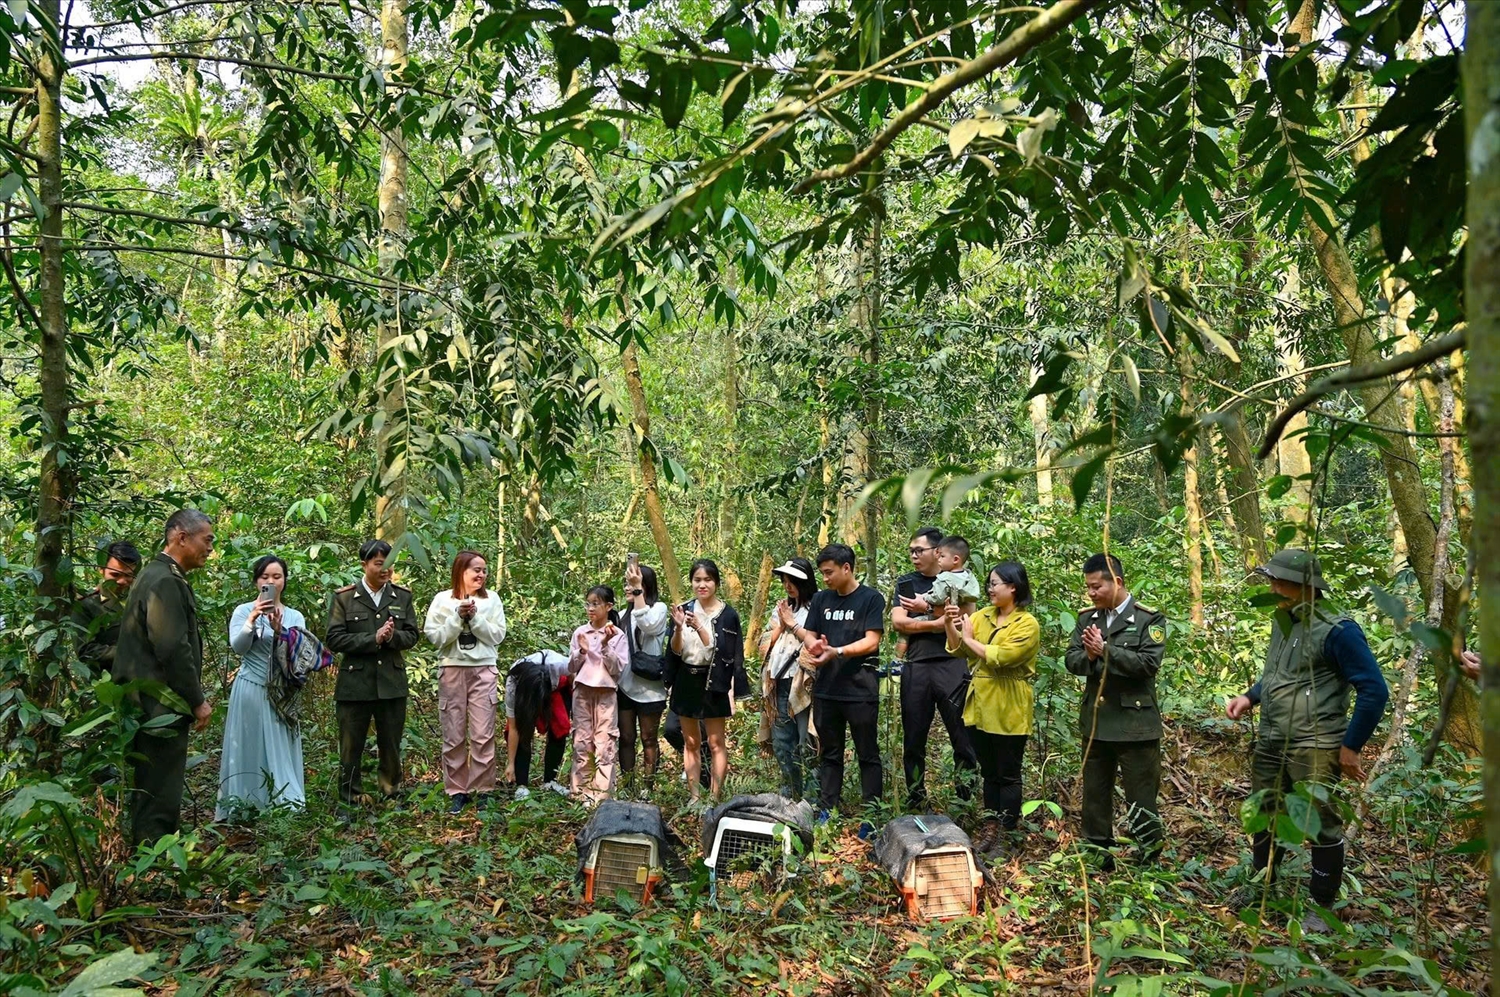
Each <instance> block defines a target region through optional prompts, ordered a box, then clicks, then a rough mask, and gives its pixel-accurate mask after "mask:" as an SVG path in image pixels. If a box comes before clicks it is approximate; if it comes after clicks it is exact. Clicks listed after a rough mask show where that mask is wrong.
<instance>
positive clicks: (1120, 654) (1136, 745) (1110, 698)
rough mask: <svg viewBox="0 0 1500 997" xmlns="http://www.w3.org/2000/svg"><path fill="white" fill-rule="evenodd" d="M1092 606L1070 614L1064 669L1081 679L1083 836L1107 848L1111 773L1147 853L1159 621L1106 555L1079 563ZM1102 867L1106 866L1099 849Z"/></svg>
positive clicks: (1152, 818) (1154, 822)
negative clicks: (1074, 617) (1073, 618)
mask: <svg viewBox="0 0 1500 997" xmlns="http://www.w3.org/2000/svg"><path fill="white" fill-rule="evenodd" d="M1083 579H1084V583H1085V585H1086V586H1087V588H1088V593H1089V601H1090V602H1092V603H1093V606H1092V607H1090V608H1089V609H1085V610H1083V611H1082V612H1081V613H1079V614H1078V623H1077V625H1076V626H1075V627H1074V628H1073V639H1072V640H1071V641H1069V643H1068V652H1067V657H1066V663H1067V666H1068V671H1070V672H1072V673H1073V674H1074V675H1082V676H1084V677H1085V678H1086V679H1087V681H1086V682H1085V683H1084V688H1083V702H1082V703H1081V704H1079V710H1078V732H1079V737H1080V738H1081V739H1082V742H1083V836H1084V838H1085V839H1087V840H1088V841H1089V842H1090V843H1091V844H1093V845H1095V846H1097V847H1099V848H1103V849H1109V848H1112V847H1113V846H1114V844H1115V838H1114V803H1115V779H1116V777H1117V776H1118V777H1119V780H1120V783H1121V787H1122V788H1123V789H1124V791H1125V803H1126V806H1127V808H1128V809H1127V812H1126V813H1127V817H1128V819H1129V822H1130V833H1131V836H1132V837H1133V838H1134V839H1135V843H1136V846H1137V847H1138V848H1140V850H1141V852H1142V853H1143V854H1144V855H1145V856H1146V857H1148V858H1150V857H1154V856H1155V855H1156V853H1157V852H1159V851H1160V849H1161V840H1162V826H1161V816H1160V814H1159V812H1158V810H1157V806H1156V797H1157V792H1158V790H1159V788H1160V785H1161V710H1160V708H1159V707H1158V706H1157V701H1156V673H1157V671H1158V670H1159V669H1160V668H1161V657H1162V651H1163V650H1164V649H1165V646H1166V640H1167V620H1166V617H1164V616H1162V614H1161V613H1159V612H1157V611H1156V610H1154V609H1152V608H1151V607H1150V606H1143V605H1141V604H1140V603H1138V602H1136V601H1135V597H1134V596H1132V595H1131V594H1130V590H1129V589H1127V588H1126V587H1125V572H1124V569H1123V568H1122V567H1121V566H1120V560H1119V558H1117V557H1115V556H1114V555H1113V554H1095V555H1093V556H1092V557H1090V558H1089V559H1088V560H1087V561H1085V562H1084V564H1083ZM1103 864H1104V868H1105V869H1111V868H1113V867H1114V859H1113V857H1112V856H1110V855H1109V854H1108V853H1107V852H1106V854H1105V857H1104V863H1103Z"/></svg>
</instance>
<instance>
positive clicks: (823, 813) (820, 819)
mask: <svg viewBox="0 0 1500 997" xmlns="http://www.w3.org/2000/svg"><path fill="white" fill-rule="evenodd" d="M829 816H830V815H829V813H828V811H827V810H819V811H818V816H817V818H816V819H815V821H814V823H816V824H817V825H818V826H819V827H822V826H823V825H824V824H827V823H828V818H829Z"/></svg>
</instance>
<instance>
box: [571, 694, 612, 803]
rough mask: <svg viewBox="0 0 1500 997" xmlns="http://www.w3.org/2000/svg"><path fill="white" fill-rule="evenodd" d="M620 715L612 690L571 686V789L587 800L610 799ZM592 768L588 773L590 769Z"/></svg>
mask: <svg viewBox="0 0 1500 997" xmlns="http://www.w3.org/2000/svg"><path fill="white" fill-rule="evenodd" d="M619 742H620V718H619V714H618V713H617V712H616V710H615V690H613V689H597V688H595V687H593V686H589V685H575V686H574V687H573V792H574V793H582V794H583V795H584V796H585V797H587V798H588V799H590V800H594V801H596V802H597V801H599V800H607V799H609V794H610V792H611V791H612V790H613V789H614V788H615V752H616V749H617V748H618V746H619ZM591 768H592V769H593V771H592V772H590V771H589V770H590V769H591Z"/></svg>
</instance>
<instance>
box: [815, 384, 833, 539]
mask: <svg viewBox="0 0 1500 997" xmlns="http://www.w3.org/2000/svg"><path fill="white" fill-rule="evenodd" d="M818 398H819V403H820V404H819V405H818V446H819V448H820V449H821V450H822V452H823V505H822V507H821V508H820V509H819V510H818V548H819V549H822V548H823V547H826V546H827V545H828V540H829V529H830V528H831V527H832V525H833V515H834V513H833V500H834V497H835V493H836V491H837V489H836V488H835V487H834V473H833V461H832V460H831V459H830V458H829V456H828V448H829V447H830V446H832V445H833V427H832V426H830V425H829V424H828V392H827V391H825V390H824V389H823V384H822V380H821V379H819V385H818Z"/></svg>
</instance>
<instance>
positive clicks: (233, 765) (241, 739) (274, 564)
mask: <svg viewBox="0 0 1500 997" xmlns="http://www.w3.org/2000/svg"><path fill="white" fill-rule="evenodd" d="M251 574H252V576H253V578H254V584H255V588H256V590H257V596H256V599H255V600H254V601H253V602H246V603H242V604H240V605H239V606H238V607H237V608H236V609H235V611H234V615H233V616H232V617H231V618H230V621H229V646H230V648H231V649H232V650H233V651H234V652H235V653H236V654H238V655H239V656H240V668H239V673H238V674H237V675H236V676H235V680H234V687H233V689H232V690H231V691H230V693H229V717H228V718H227V719H226V720H225V721H224V753H223V755H222V756H221V758H220V761H219V804H218V807H217V809H216V812H215V817H216V819H218V820H226V819H228V818H229V817H230V816H232V815H233V814H237V813H244V812H245V811H247V810H252V809H253V810H261V809H265V808H266V807H271V806H295V807H300V806H302V805H303V804H304V803H305V802H306V794H305V793H304V790H303V787H302V732H301V730H300V729H298V728H297V727H296V726H295V725H294V724H290V723H288V722H287V721H286V720H284V719H282V718H281V716H279V715H278V714H277V712H276V711H275V710H274V709H272V707H271V702H270V700H269V699H268V698H267V695H266V682H267V679H268V678H269V676H270V668H271V649H272V647H273V646H274V645H275V640H276V634H277V633H278V632H280V631H283V630H286V629H287V628H289V627H306V626H307V621H306V620H305V619H304V618H303V616H302V614H301V613H299V612H297V610H295V609H292V608H291V607H290V606H284V605H282V603H281V593H282V590H283V589H284V588H285V587H286V580H287V567H286V562H285V561H283V560H282V559H281V558H279V557H277V556H276V555H274V554H271V555H267V556H266V557H263V558H261V559H260V560H259V561H256V562H255V567H254V569H253V570H252V571H251Z"/></svg>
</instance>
